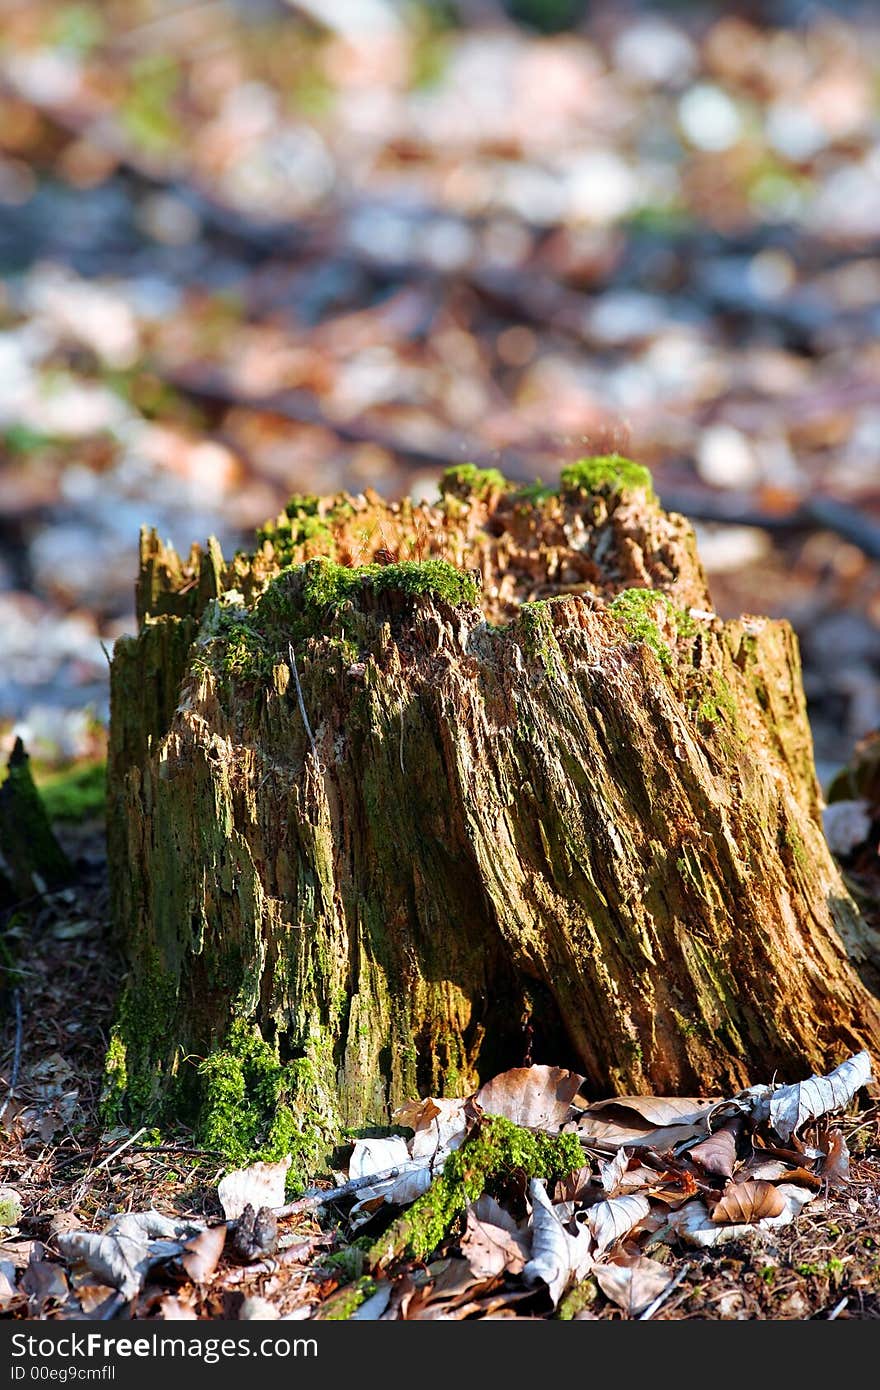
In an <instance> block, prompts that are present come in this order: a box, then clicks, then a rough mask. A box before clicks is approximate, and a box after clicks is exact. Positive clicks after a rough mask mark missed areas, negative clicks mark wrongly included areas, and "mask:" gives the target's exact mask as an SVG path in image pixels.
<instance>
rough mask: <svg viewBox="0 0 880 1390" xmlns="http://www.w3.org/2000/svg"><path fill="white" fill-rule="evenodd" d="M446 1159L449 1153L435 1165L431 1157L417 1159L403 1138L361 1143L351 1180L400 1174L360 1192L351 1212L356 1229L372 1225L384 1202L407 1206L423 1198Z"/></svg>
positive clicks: (437, 1158)
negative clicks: (368, 1224) (366, 1224)
mask: <svg viewBox="0 0 880 1390" xmlns="http://www.w3.org/2000/svg"><path fill="white" fill-rule="evenodd" d="M445 1156H446V1155H445V1153H443V1154H437V1155H434V1156H433V1161H432V1160H431V1159H430V1158H428V1157H420V1158H418V1159H413V1158H411V1157H410V1152H409V1148H408V1146H407V1143H406V1140H405V1139H402V1138H401V1137H400V1136H399V1135H395V1136H393V1137H392V1138H390V1139H358V1140H357V1141H356V1142H355V1146H354V1149H353V1151H352V1155H351V1160H350V1163H349V1168H348V1175H349V1178H368V1177H370V1176H371V1175H372V1174H373V1173H376V1174H379V1173H387V1172H388V1171H389V1169H396V1170H397V1174H396V1176H395V1177H385V1178H382V1179H380V1180H379V1181H378V1182H376V1183H375V1184H370V1185H368V1186H367V1187H362V1188H360V1189H359V1191H358V1194H357V1200H356V1201H355V1203H354V1206H353V1207H352V1209H351V1211H350V1212H349V1218H348V1219H349V1223H350V1225H351V1227H352V1229H353V1230H354V1229H356V1228H357V1227H358V1226H361V1225H363V1223H364V1222H365V1221H369V1219H370V1217H371V1216H372V1215H373V1213H374V1212H375V1211H378V1209H379V1207H381V1206H382V1204H383V1203H384V1202H395V1203H397V1204H398V1205H399V1206H406V1205H407V1204H408V1203H409V1202H414V1201H415V1200H416V1198H417V1197H421V1195H422V1193H423V1192H427V1190H428V1188H429V1187H430V1186H431V1183H432V1182H433V1180H434V1177H435V1175H436V1174H437V1173H438V1172H440V1170H441V1168H442V1166H443V1162H442V1160H443V1158H445Z"/></svg>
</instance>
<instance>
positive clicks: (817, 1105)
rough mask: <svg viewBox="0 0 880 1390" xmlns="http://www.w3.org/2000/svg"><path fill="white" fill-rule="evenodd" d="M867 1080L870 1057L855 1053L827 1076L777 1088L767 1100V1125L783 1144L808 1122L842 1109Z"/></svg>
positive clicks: (813, 1077) (869, 1074)
mask: <svg viewBox="0 0 880 1390" xmlns="http://www.w3.org/2000/svg"><path fill="white" fill-rule="evenodd" d="M871 1079H872V1077H871V1059H870V1057H869V1056H868V1054H867V1052H857V1053H856V1054H855V1056H854V1057H849V1058H847V1060H846V1061H845V1062H841V1064H840V1066H839V1067H835V1069H834V1071H832V1072H829V1074H828V1075H827V1076H811V1077H809V1078H808V1079H807V1080H806V1081H801V1082H798V1083H797V1084H796V1085H794V1086H780V1087H779V1089H778V1090H776V1091H774V1092H773V1094H772V1095H771V1097H770V1123H771V1125H772V1126H773V1128H774V1129H775V1130H776V1133H777V1134H778V1135H779V1137H780V1139H781V1140H782V1141H783V1143H784V1142H785V1141H786V1140H788V1139H790V1138H791V1136H792V1135H793V1134H795V1133H796V1132H797V1131H798V1130H799V1129H800V1128H801V1127H802V1126H803V1125H805V1124H806V1123H807V1121H808V1120H816V1119H818V1118H819V1116H820V1115H827V1114H829V1113H830V1112H831V1111H833V1110H843V1109H844V1108H845V1107H846V1106H847V1105H849V1103H850V1101H851V1100H852V1098H853V1096H854V1095H855V1094H856V1092H857V1091H860V1090H861V1089H862V1087H863V1086H867V1085H868V1083H869V1082H870V1081H871Z"/></svg>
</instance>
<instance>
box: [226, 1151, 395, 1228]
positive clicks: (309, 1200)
mask: <svg viewBox="0 0 880 1390" xmlns="http://www.w3.org/2000/svg"><path fill="white" fill-rule="evenodd" d="M420 1166H421V1165H420V1164H414V1165H412V1167H410V1166H408V1165H407V1166H398V1167H397V1168H386V1169H385V1170H384V1171H383V1172H381V1173H368V1174H367V1175H366V1177H363V1178H349V1180H348V1182H344V1183H343V1184H342V1186H341V1187H328V1188H326V1189H325V1190H324V1191H323V1192H307V1193H306V1194H305V1196H304V1197H298V1198H297V1199H296V1201H295V1202H288V1204H287V1206H286V1207H274V1208H273V1214H274V1215H275V1216H277V1217H278V1218H279V1219H281V1218H283V1217H285V1216H297V1215H298V1214H299V1213H300V1212H302V1211H314V1210H315V1209H316V1208H317V1207H323V1206H326V1205H327V1203H328V1202H337V1201H339V1200H340V1199H341V1198H342V1197H351V1196H353V1194H354V1193H355V1192H359V1191H360V1190H361V1188H362V1187H372V1186H373V1184H374V1183H382V1182H388V1181H390V1179H392V1178H399V1177H400V1176H401V1174H402V1173H405V1172H407V1173H408V1172H415V1171H416V1169H418V1168H419V1167H420ZM231 1224H232V1223H231V1222H230V1225H231Z"/></svg>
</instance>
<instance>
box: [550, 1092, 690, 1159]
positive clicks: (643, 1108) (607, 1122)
mask: <svg viewBox="0 0 880 1390" xmlns="http://www.w3.org/2000/svg"><path fill="white" fill-rule="evenodd" d="M715 1103H716V1102H715V1101H711V1100H697V1099H694V1098H692V1097H684V1098H679V1097H676V1096H671V1097H667V1096H616V1097H614V1098H612V1099H611V1100H601V1101H596V1102H595V1103H594V1104H593V1105H590V1106H588V1107H587V1109H586V1110H584V1111H583V1113H582V1114H581V1115H580V1116H579V1117H578V1121H577V1125H576V1126H575V1128H576V1130H577V1133H578V1134H579V1135H580V1137H581V1138H582V1139H584V1140H586V1142H587V1143H589V1142H590V1140H594V1141H597V1142H601V1143H603V1144H625V1145H626V1146H627V1147H628V1148H651V1149H655V1150H657V1152H658V1153H665V1152H667V1151H668V1150H669V1149H671V1148H673V1147H674V1146H675V1145H676V1144H680V1143H683V1142H684V1141H685V1140H687V1139H702V1138H703V1137H704V1136H705V1135H706V1133H707V1123H706V1117H707V1115H708V1114H709V1111H710V1110H711V1109H712V1107H713V1105H714V1104H715Z"/></svg>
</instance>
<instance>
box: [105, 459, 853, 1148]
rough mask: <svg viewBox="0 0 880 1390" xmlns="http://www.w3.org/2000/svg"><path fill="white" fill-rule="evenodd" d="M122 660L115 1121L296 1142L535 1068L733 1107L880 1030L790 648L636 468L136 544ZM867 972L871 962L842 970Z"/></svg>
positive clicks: (111, 1079) (793, 645)
mask: <svg viewBox="0 0 880 1390" xmlns="http://www.w3.org/2000/svg"><path fill="white" fill-rule="evenodd" d="M137 593H138V617H139V624H140V631H139V634H138V636H137V637H134V638H125V639H122V640H120V641H119V642H118V643H117V645H116V651H115V654H114V659H113V667H112V696H111V698H112V727H111V756H110V767H109V795H110V802H109V805H110V822H109V823H110V862H111V870H112V883H113V894H114V904H115V918H116V921H117V923H118V927H119V930H120V932H121V934H122V937H123V939H124V943H125V946H126V949H127V951H128V955H129V959H130V963H131V973H130V977H129V980H128V983H127V986H126V989H125V992H124V995H123V998H122V1001H121V1005H120V1009H119V1014H118V1021H117V1025H116V1029H115V1032H114V1037H113V1040H112V1042H111V1046H110V1051H109V1055H108V1074H107V1092H106V1098H107V1105H108V1108H109V1109H110V1110H113V1109H117V1110H118V1108H119V1107H120V1106H121V1107H123V1108H124V1109H126V1110H127V1112H128V1113H129V1114H132V1113H133V1112H137V1113H138V1114H139V1115H140V1114H144V1113H148V1112H150V1111H151V1110H153V1111H155V1110H156V1109H157V1108H162V1107H164V1108H165V1109H166V1111H167V1110H168V1109H170V1110H171V1111H173V1112H176V1113H178V1114H181V1115H190V1116H195V1117H196V1122H197V1125H198V1128H199V1132H200V1134H201V1135H202V1138H203V1139H204V1140H206V1141H207V1142H214V1143H216V1144H218V1145H220V1146H222V1147H224V1148H225V1149H226V1151H227V1152H231V1153H233V1154H235V1153H239V1152H240V1153H241V1154H242V1155H247V1154H252V1153H254V1152H256V1151H257V1150H259V1151H261V1152H263V1153H266V1154H270V1153H273V1152H281V1151H282V1150H283V1151H289V1150H293V1151H295V1153H296V1154H297V1155H298V1156H299V1158H300V1160H301V1165H302V1168H303V1170H305V1168H306V1167H307V1166H308V1164H309V1162H311V1161H313V1158H314V1155H315V1153H317V1152H318V1150H319V1149H320V1146H321V1143H322V1142H323V1141H324V1140H326V1139H327V1138H328V1137H329V1136H333V1135H338V1132H339V1131H338V1127H339V1126H340V1125H342V1126H348V1127H350V1128H358V1127H363V1126H365V1125H369V1124H371V1123H376V1122H386V1123H387V1121H388V1119H389V1116H390V1114H391V1112H392V1111H393V1110H394V1108H395V1107H396V1106H398V1105H400V1104H402V1103H403V1102H404V1101H406V1100H408V1099H410V1098H412V1097H414V1096H415V1095H417V1094H423V1095H424V1094H444V1093H445V1094H459V1095H460V1094H464V1093H465V1092H467V1091H468V1090H469V1089H471V1088H473V1087H475V1086H476V1085H477V1084H478V1083H479V1082H480V1080H482V1079H485V1078H487V1077H488V1076H490V1075H492V1074H494V1073H495V1072H497V1071H498V1070H500V1069H502V1068H504V1067H506V1066H511V1065H520V1064H523V1063H525V1062H528V1061H539V1062H541V1061H543V1062H552V1063H556V1064H560V1065H568V1066H571V1067H572V1068H574V1069H575V1070H577V1071H579V1072H581V1073H583V1074H584V1075H585V1077H586V1084H587V1088H588V1089H589V1090H591V1091H592V1092H593V1093H595V1094H603V1095H604V1094H608V1093H609V1092H629V1093H633V1092H644V1091H654V1092H685V1093H694V1092H697V1091H701V1092H706V1091H715V1090H717V1091H720V1092H723V1093H728V1092H730V1091H731V1090H735V1089H736V1088H738V1087H740V1086H744V1085H747V1084H749V1083H750V1082H751V1081H753V1080H754V1079H755V1078H761V1079H766V1078H768V1077H769V1076H771V1075H772V1074H773V1072H774V1071H775V1070H777V1069H778V1070H779V1071H780V1072H781V1073H784V1074H785V1075H786V1076H788V1077H796V1076H798V1075H799V1074H801V1073H803V1072H805V1071H809V1070H811V1069H812V1070H819V1071H821V1070H826V1069H827V1068H828V1067H829V1066H830V1065H832V1064H833V1063H835V1062H837V1061H839V1060H840V1057H841V1056H842V1054H843V1053H844V1052H849V1051H853V1050H855V1049H858V1048H861V1047H863V1046H868V1047H872V1046H874V1045H876V1044H877V1043H878V1041H880V1014H878V1007H877V1001H876V1000H875V999H874V998H873V997H872V996H871V995H870V994H869V993H868V991H867V990H866V989H865V988H864V986H863V984H862V983H861V981H860V979H859V977H858V974H857V970H856V969H854V968H853V964H852V963H851V960H852V961H853V962H854V964H855V965H856V966H859V964H860V963H863V962H865V960H866V957H867V955H868V954H869V952H870V950H871V941H870V939H869V935H868V933H867V929H866V928H865V927H864V924H863V923H862V921H861V919H860V917H859V914H858V912H857V910H856V908H855V906H854V904H853V902H852V901H851V899H850V897H849V895H848V894H847V892H846V889H845V888H844V885H843V883H842V880H841V877H840V874H839V872H838V869H837V867H836V865H835V863H834V860H833V859H832V857H831V855H830V853H829V851H828V848H827V846H826V844H825V841H824V839H823V836H822V831H821V828H820V818H819V811H820V796H819V790H818V787H817V783H816V778H815V774H814V769H813V759H812V744H811V737H810V730H809V725H808V722H807V717H806V709H805V701H804V695H803V690H802V685H801V675H800V665H799V657H798V649H797V642H796V639H795V637H794V635H793V633H792V631H791V629H790V627H789V626H788V624H787V623H785V622H772V621H769V620H767V619H764V618H753V617H743V618H741V619H738V620H736V621H733V622H722V621H721V620H720V619H719V618H718V617H717V616H715V614H714V613H713V611H712V605H711V599H710V597H709V593H708V589H707V585H706V581H705V577H704V574H703V571H702V569H701V566H700V562H699V559H698V556H697V551H696V543H695V538H694V534H693V531H692V529H691V527H690V525H689V524H688V522H687V521H686V520H685V519H684V518H683V517H681V516H677V515H674V514H666V513H665V512H664V511H663V510H662V509H661V508H660V506H659V505H658V503H657V500H656V498H655V496H654V493H653V490H652V487H651V483H650V477H649V475H648V474H647V472H646V470H644V469H642V468H639V467H638V466H637V465H635V464H632V463H629V462H627V461H626V460H622V459H619V458H617V457H616V456H615V457H612V458H604V459H591V460H583V461H581V463H579V464H574V465H572V466H570V467H569V468H567V469H565V470H563V473H562V481H561V485H560V487H559V489H558V490H556V491H554V490H551V489H549V488H542V487H539V486H535V487H532V488H526V489H520V490H519V491H516V490H514V489H513V488H512V487H510V486H508V485H507V484H506V483H505V482H504V479H503V478H502V477H501V475H500V474H497V473H495V472H494V471H488V472H483V471H480V470H477V469H475V468H473V467H471V466H466V467H463V468H458V469H452V470H450V471H449V472H448V473H447V474H446V475H445V477H444V480H443V483H442V487H441V496H440V499H439V501H438V502H437V503H436V504H434V505H428V504H427V503H424V504H419V505H415V504H412V503H410V502H402V503H395V504H389V503H386V502H384V501H383V500H382V499H380V498H379V497H378V496H376V495H374V494H367V495H365V496H361V497H348V496H340V497H337V498H332V499H317V498H307V497H299V498H294V499H293V500H292V502H291V504H290V505H289V506H288V508H287V512H286V514H284V515H283V516H282V517H280V518H279V519H278V521H277V522H275V523H273V524H272V525H269V526H267V527H266V528H264V529H263V530H262V531H261V532H260V533H258V546H257V549H256V550H255V552H254V553H253V554H251V555H244V554H238V555H236V556H235V558H234V559H233V560H232V561H231V562H229V563H227V562H225V561H224V559H223V557H222V555H221V554H220V550H219V547H218V545H217V543H216V541H213V540H212V541H210V542H209V543H208V545H207V547H206V549H205V550H200V549H199V548H198V547H194V548H193V550H192V552H191V554H190V556H189V558H188V559H187V560H186V561H183V560H181V559H180V558H179V557H178V556H177V555H176V554H175V553H174V551H172V550H170V549H169V548H167V547H166V546H164V545H163V544H162V543H161V542H160V541H159V539H158V538H157V536H156V534H155V533H154V532H145V533H144V534H143V536H142V541H141V569H140V578H139V582H138V590H137ZM848 956H849V957H850V958H851V959H848Z"/></svg>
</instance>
